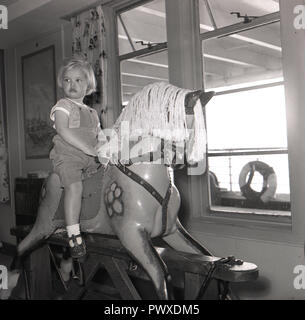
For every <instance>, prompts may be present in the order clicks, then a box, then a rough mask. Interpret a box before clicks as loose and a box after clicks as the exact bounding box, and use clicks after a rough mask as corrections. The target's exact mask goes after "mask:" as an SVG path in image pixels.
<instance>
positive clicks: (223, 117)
mask: <svg viewBox="0 0 305 320" xmlns="http://www.w3.org/2000/svg"><path fill="white" fill-rule="evenodd" d="M206 117H207V130H208V146H209V150H215V149H222V150H225V149H239V148H285V147H287V133H286V132H287V131H286V111H285V95H284V86H283V85H280V86H274V87H268V88H260V89H256V90H247V91H240V92H234V93H230V94H223V95H218V96H215V97H214V98H213V99H212V100H211V101H210V102H209V104H208V105H207V107H206Z"/></svg>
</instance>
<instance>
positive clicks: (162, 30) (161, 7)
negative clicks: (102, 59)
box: [118, 0, 168, 105]
mask: <svg viewBox="0 0 305 320" xmlns="http://www.w3.org/2000/svg"><path fill="white" fill-rule="evenodd" d="M118 38H119V39H118V40H119V54H120V57H119V58H120V61H121V66H120V69H121V91H122V104H123V105H126V104H127V103H128V101H129V100H130V98H131V97H132V96H133V95H134V94H135V93H136V92H138V91H140V90H141V89H142V88H143V87H144V86H146V85H148V84H150V83H153V82H158V81H164V82H168V58H167V43H166V40H167V39H166V18H165V0H154V1H150V2H148V3H145V4H143V5H141V6H138V7H136V8H133V9H131V10H128V11H125V12H123V13H121V14H118Z"/></svg>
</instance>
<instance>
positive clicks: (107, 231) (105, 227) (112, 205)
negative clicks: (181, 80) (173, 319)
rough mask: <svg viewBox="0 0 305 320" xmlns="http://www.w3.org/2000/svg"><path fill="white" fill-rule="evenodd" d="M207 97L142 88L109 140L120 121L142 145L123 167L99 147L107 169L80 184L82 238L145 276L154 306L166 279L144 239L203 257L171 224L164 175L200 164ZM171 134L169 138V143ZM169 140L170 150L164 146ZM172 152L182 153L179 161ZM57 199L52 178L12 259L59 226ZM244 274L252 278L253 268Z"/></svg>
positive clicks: (173, 202) (173, 203)
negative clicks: (114, 241)
mask: <svg viewBox="0 0 305 320" xmlns="http://www.w3.org/2000/svg"><path fill="white" fill-rule="evenodd" d="M213 94H214V93H213V92H204V91H203V90H199V91H190V90H185V89H180V88H177V87H174V86H172V85H169V84H165V83H155V84H152V85H149V86H147V87H145V88H144V89H143V90H141V91H140V92H139V93H137V94H136V95H135V96H134V97H133V98H132V99H131V101H130V103H129V104H128V106H127V107H126V108H125V109H124V110H123V111H122V113H121V115H120V117H119V118H118V120H117V122H116V123H115V125H114V130H115V132H116V133H118V134H119V133H120V134H121V130H122V129H121V124H122V123H123V121H126V122H127V123H128V125H129V132H128V134H130V135H131V136H132V135H133V133H134V132H135V130H139V132H140V134H139V132H137V134H138V135H141V136H142V137H143V136H144V138H142V139H141V140H140V141H139V139H129V140H130V141H131V140H132V141H133V142H132V143H131V150H130V158H129V160H128V161H127V162H126V161H125V162H124V161H121V160H120V159H118V157H117V158H116V159H115V157H114V156H113V154H111V152H110V153H109V152H108V155H106V152H105V150H106V149H105V148H106V144H105V145H104V146H103V147H102V148H101V150H100V159H105V158H107V157H108V159H110V163H108V165H107V166H106V168H105V167H104V168H103V169H101V170H99V171H98V172H97V173H96V174H95V175H93V176H92V177H90V178H88V179H85V180H84V192H83V201H82V211H81V230H82V232H85V233H90V234H104V235H116V236H117V237H118V238H119V240H120V242H121V244H122V246H123V247H124V248H125V249H126V250H127V251H128V253H129V254H130V256H131V257H132V258H133V259H134V260H135V261H136V262H137V263H138V264H139V265H141V266H142V267H143V269H144V270H145V271H146V272H147V274H148V275H149V277H150V279H151V281H152V283H153V285H154V287H155V289H156V292H157V295H158V297H159V298H160V299H169V298H170V296H169V290H168V281H169V278H170V277H169V274H168V270H167V267H166V265H165V263H164V261H163V260H162V258H161V257H160V255H159V254H158V252H157V251H156V249H155V248H154V246H153V245H152V244H151V239H152V238H155V237H161V238H162V239H163V240H164V241H165V242H166V243H167V244H168V245H169V246H170V247H171V248H173V249H175V250H178V251H183V252H187V253H190V254H199V255H205V256H211V253H210V252H209V250H207V249H206V248H205V247H204V246H203V245H201V244H200V243H199V242H198V241H196V240H195V239H194V238H193V237H192V236H191V235H190V234H189V233H188V232H187V231H186V230H185V229H184V228H183V226H182V225H181V223H180V222H179V219H178V217H177V214H178V210H179V207H180V196H179V192H178V190H177V188H176V187H175V185H174V181H173V175H172V168H173V167H175V166H177V162H179V161H178V160H179V159H180V163H181V160H186V161H188V162H191V163H192V165H193V167H194V164H195V163H197V162H200V161H201V163H204V161H203V160H204V154H205V141H204V139H205V131H204V118H203V110H202V108H204V107H205V105H206V104H207V103H208V101H209V100H210V99H211V98H212V96H213ZM162 108H163V109H164V108H165V110H162ZM135 118H136V119H135ZM198 122H201V123H198ZM154 126H157V127H154ZM175 130H176V131H175ZM171 132H175V134H174V136H173V135H172V136H171ZM121 136H122V134H121ZM170 140H171V142H172V140H174V141H175V143H168V142H169V141H170ZM122 141H124V138H120V139H119V142H120V143H121V142H122ZM109 143H110V142H109ZM179 144H180V146H183V148H182V149H183V150H182V151H181V150H180V153H179V150H178V149H179ZM108 146H109V145H108ZM108 151H109V150H108ZM120 151H121V150H120ZM140 151H141V152H140ZM139 153H141V154H140V156H139ZM186 153H188V154H186ZM157 154H158V156H157ZM143 159H144V160H143ZM150 160H155V162H151V161H150ZM124 163H125V164H124ZM184 164H185V165H188V164H187V163H184ZM203 171H204V170H203ZM201 173H202V172H201ZM62 192H63V190H62V188H61V186H60V181H59V177H58V176H57V175H56V174H51V175H50V176H49V178H48V179H47V181H46V183H45V185H44V187H43V190H42V193H41V202H40V206H39V210H38V216H37V219H36V222H35V224H34V226H33V228H32V230H31V232H30V233H29V234H28V235H27V237H25V238H24V240H23V241H21V242H20V244H19V245H18V254H19V255H20V256H22V255H24V254H25V253H26V252H28V250H30V249H31V248H33V247H34V246H35V245H36V244H37V243H38V242H39V241H41V240H44V239H47V238H48V237H49V236H50V235H52V234H53V233H54V232H55V231H56V230H57V229H58V228H63V227H64V226H65V223H64V214H63V203H62V202H63V201H62V200H61V198H62ZM252 266H254V267H253V270H254V269H255V268H256V266H255V265H252ZM238 267H239V266H238V265H235V266H234V268H237V269H238Z"/></svg>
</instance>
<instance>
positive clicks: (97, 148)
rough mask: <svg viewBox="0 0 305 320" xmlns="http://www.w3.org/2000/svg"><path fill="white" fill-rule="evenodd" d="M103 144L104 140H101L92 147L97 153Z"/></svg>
mask: <svg viewBox="0 0 305 320" xmlns="http://www.w3.org/2000/svg"><path fill="white" fill-rule="evenodd" d="M104 144H105V142H103V141H99V142H98V143H97V144H96V146H95V147H94V149H95V150H96V152H97V153H98V152H99V150H100V149H101V147H102V146H103V145H104Z"/></svg>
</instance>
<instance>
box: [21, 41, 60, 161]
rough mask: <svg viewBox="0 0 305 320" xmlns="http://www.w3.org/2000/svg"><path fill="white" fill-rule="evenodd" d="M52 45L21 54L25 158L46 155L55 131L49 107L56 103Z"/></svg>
mask: <svg viewBox="0 0 305 320" xmlns="http://www.w3.org/2000/svg"><path fill="white" fill-rule="evenodd" d="M55 72H56V71H55V48H54V46H50V47H47V48H44V49H42V50H40V51H37V52H34V53H32V54H29V55H26V56H23V57H22V84H23V105H24V130H25V132H24V136H25V156H26V159H37V158H48V157H49V152H50V149H51V147H52V138H53V136H54V134H55V130H54V129H53V127H52V126H53V124H52V121H51V120H50V111H51V108H52V106H53V105H54V104H55V103H56V76H55Z"/></svg>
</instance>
